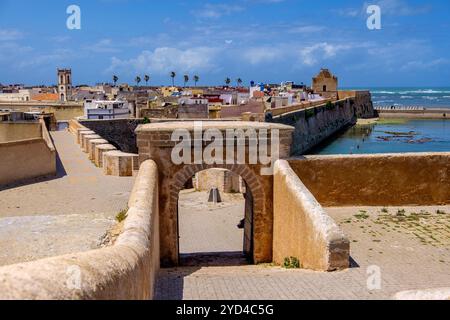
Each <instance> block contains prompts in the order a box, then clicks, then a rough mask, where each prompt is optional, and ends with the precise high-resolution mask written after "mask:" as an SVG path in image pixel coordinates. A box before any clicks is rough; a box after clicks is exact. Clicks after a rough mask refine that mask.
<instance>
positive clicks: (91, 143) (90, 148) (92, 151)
mask: <svg viewBox="0 0 450 320" xmlns="http://www.w3.org/2000/svg"><path fill="white" fill-rule="evenodd" d="M102 144H108V140H105V139H93V140H89V143H88V147H87V149H88V154H89V160H92V161H94V158H95V147H96V146H98V145H102Z"/></svg>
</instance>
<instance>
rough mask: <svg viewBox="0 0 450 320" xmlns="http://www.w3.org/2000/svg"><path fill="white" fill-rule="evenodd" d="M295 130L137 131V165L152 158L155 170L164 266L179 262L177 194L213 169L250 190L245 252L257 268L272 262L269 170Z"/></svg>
mask: <svg viewBox="0 0 450 320" xmlns="http://www.w3.org/2000/svg"><path fill="white" fill-rule="evenodd" d="M293 130H294V128H292V127H289V126H285V125H280V124H269V123H260V122H242V121H220V122H219V121H202V122H194V121H177V122H161V123H154V124H146V125H141V126H139V127H138V128H137V129H136V134H137V144H138V148H139V161H140V162H141V163H142V162H143V161H145V160H148V159H152V160H154V161H155V162H156V163H157V165H158V169H159V206H160V208H159V212H160V235H161V236H160V248H161V252H160V254H161V265H162V266H176V265H178V262H179V248H178V197H179V192H180V190H181V189H182V188H183V186H184V185H185V184H186V182H187V181H188V180H189V179H191V178H192V177H193V175H195V173H197V172H200V171H203V170H205V169H211V168H223V169H227V170H230V171H232V172H233V173H236V174H237V175H240V176H241V177H242V178H243V179H244V181H245V183H246V186H247V189H248V190H249V192H247V193H246V212H245V218H246V219H245V236H244V251H245V252H246V253H247V254H248V255H249V257H250V258H251V259H252V260H253V261H254V262H255V263H261V262H271V261H272V238H273V177H272V175H271V174H270V169H269V170H268V168H269V167H271V165H272V166H273V163H274V162H275V161H276V160H277V159H278V158H287V157H289V155H290V150H291V143H292V133H293ZM220 138H222V140H221V139H220ZM220 140H221V141H220ZM221 147H222V148H221ZM255 159H256V160H257V161H255Z"/></svg>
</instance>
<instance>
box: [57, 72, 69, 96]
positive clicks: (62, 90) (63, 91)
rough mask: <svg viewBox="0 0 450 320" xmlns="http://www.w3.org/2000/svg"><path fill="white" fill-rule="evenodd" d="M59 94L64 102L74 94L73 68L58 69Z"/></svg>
mask: <svg viewBox="0 0 450 320" xmlns="http://www.w3.org/2000/svg"><path fill="white" fill-rule="evenodd" d="M58 95H59V100H60V101H62V102H66V101H68V100H69V99H70V98H71V96H72V70H71V69H58Z"/></svg>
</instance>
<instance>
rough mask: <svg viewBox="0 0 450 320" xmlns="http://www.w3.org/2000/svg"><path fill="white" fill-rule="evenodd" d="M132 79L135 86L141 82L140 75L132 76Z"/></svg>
mask: <svg viewBox="0 0 450 320" xmlns="http://www.w3.org/2000/svg"><path fill="white" fill-rule="evenodd" d="M134 81H135V82H136V86H139V83H141V81H142V80H141V77H139V76H137V77H136V78H134Z"/></svg>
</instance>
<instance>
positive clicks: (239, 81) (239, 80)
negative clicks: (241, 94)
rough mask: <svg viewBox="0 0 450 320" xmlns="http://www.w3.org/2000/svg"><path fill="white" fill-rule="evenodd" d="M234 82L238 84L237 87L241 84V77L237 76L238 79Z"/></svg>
mask: <svg viewBox="0 0 450 320" xmlns="http://www.w3.org/2000/svg"><path fill="white" fill-rule="evenodd" d="M236 82H237V84H238V87H240V86H241V84H242V79H241V78H238V79H237V80H236Z"/></svg>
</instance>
